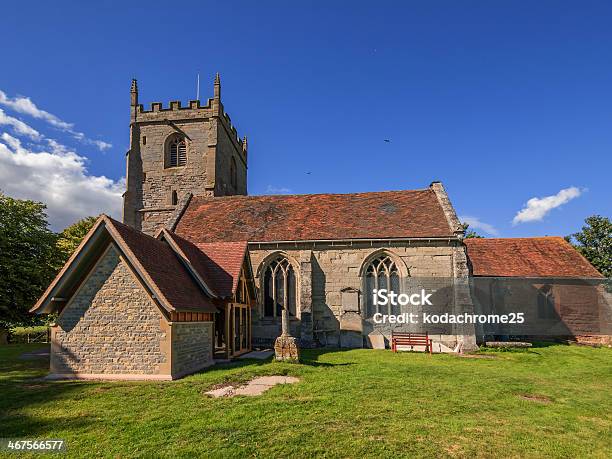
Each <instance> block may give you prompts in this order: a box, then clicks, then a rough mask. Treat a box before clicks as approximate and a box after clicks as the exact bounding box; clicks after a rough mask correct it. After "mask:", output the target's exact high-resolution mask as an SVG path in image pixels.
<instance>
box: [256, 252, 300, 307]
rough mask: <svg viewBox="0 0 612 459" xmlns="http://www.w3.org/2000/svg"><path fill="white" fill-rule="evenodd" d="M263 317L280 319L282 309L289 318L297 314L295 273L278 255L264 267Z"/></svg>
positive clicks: (286, 260)
mask: <svg viewBox="0 0 612 459" xmlns="http://www.w3.org/2000/svg"><path fill="white" fill-rule="evenodd" d="M262 290H263V315H264V317H269V318H275V317H278V318H280V316H281V314H282V310H283V308H287V311H288V312H289V316H290V317H295V316H296V314H297V308H296V304H297V282H296V276H295V271H294V269H293V266H292V265H291V263H289V260H288V259H287V258H286V257H284V256H282V255H279V256H277V257H275V258H273V259H272V260H271V261H270V262H269V263H268V264H267V265H266V267H265V270H264V272H263V276H262Z"/></svg>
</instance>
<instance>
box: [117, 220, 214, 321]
mask: <svg viewBox="0 0 612 459" xmlns="http://www.w3.org/2000/svg"><path fill="white" fill-rule="evenodd" d="M105 218H107V219H108V223H109V224H110V226H112V228H114V229H115V230H116V231H117V233H118V234H119V236H120V237H121V239H122V240H123V242H124V243H125V245H126V246H127V247H128V248H129V250H130V251H131V252H132V254H133V255H134V257H135V258H136V260H137V261H138V262H139V263H140V264H141V265H142V267H143V268H144V270H145V273H146V275H148V276H149V278H150V279H151V280H152V281H153V283H154V284H155V285H156V286H157V288H158V289H159V290H160V292H161V294H162V295H163V296H164V297H165V298H166V299H167V300H168V302H169V303H170V306H171V307H173V308H174V309H176V310H177V311H192V312H217V308H216V306H214V305H213V303H212V302H211V300H210V299H209V298H208V297H207V296H206V294H205V293H204V292H203V291H202V289H201V288H200V287H199V285H198V284H197V283H196V282H195V280H194V279H193V278H192V276H191V274H189V272H188V271H187V268H185V266H183V264H182V263H181V261H180V260H179V259H178V258H177V256H176V254H175V253H174V251H173V250H172V249H171V248H170V246H169V245H168V244H167V243H165V242H162V241H160V240H158V239H155V238H154V237H151V236H148V235H146V234H144V233H142V232H140V231H137V230H135V229H134V228H131V227H129V226H127V225H124V224H123V223H119V222H118V221H116V220H113V219H112V218H109V217H105Z"/></svg>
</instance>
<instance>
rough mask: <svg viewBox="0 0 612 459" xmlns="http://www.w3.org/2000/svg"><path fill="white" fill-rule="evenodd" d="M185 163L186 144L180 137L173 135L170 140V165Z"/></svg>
mask: <svg viewBox="0 0 612 459" xmlns="http://www.w3.org/2000/svg"><path fill="white" fill-rule="evenodd" d="M185 164H187V144H186V143H185V139H183V138H182V137H175V138H173V139H172V140H171V141H170V164H169V166H170V167H178V166H184V165H185Z"/></svg>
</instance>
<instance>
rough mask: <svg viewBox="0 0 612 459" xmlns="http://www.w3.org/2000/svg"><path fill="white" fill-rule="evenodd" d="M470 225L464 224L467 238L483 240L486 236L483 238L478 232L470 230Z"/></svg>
mask: <svg viewBox="0 0 612 459" xmlns="http://www.w3.org/2000/svg"><path fill="white" fill-rule="evenodd" d="M469 227H470V225H469V224H468V223H463V231H465V238H466V239H469V238H479V239H482V238H483V237H484V236H481V235H480V234H478V233H477V232H476V231H474V230H471V229H468V228H469Z"/></svg>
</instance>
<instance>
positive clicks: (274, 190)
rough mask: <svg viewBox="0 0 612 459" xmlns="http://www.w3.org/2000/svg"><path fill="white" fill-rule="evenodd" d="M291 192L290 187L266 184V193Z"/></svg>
mask: <svg viewBox="0 0 612 459" xmlns="http://www.w3.org/2000/svg"><path fill="white" fill-rule="evenodd" d="M291 192H292V190H291V189H290V188H285V187H275V186H272V185H268V188H266V193H269V194H289V193H291Z"/></svg>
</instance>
